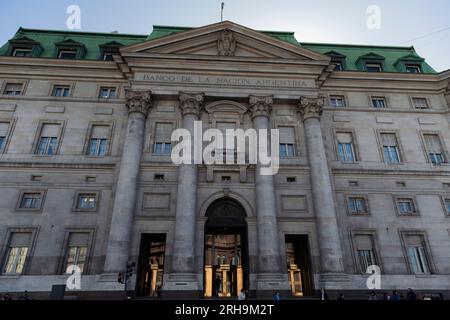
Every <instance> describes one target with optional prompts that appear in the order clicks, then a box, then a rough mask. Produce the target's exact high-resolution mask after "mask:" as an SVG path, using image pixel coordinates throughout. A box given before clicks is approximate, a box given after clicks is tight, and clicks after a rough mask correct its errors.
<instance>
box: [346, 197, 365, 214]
mask: <svg viewBox="0 0 450 320" xmlns="http://www.w3.org/2000/svg"><path fill="white" fill-rule="evenodd" d="M348 210H349V212H350V213H351V214H355V215H360V214H368V212H369V211H368V210H367V202H366V198H365V197H348Z"/></svg>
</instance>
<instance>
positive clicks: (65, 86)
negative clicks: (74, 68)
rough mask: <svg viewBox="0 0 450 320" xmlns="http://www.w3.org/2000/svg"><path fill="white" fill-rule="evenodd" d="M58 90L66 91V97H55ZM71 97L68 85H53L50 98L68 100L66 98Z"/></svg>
mask: <svg viewBox="0 0 450 320" xmlns="http://www.w3.org/2000/svg"><path fill="white" fill-rule="evenodd" d="M58 88H61V89H63V90H65V89H68V90H69V93H68V94H67V96H65V95H62V96H57V95H56V91H57V89H58ZM71 95H72V88H71V86H70V85H62V84H55V85H53V88H52V92H51V96H52V97H54V98H68V97H71Z"/></svg>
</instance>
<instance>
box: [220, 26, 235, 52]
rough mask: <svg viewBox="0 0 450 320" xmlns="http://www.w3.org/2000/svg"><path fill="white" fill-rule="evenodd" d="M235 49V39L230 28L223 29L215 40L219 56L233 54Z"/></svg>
mask: <svg viewBox="0 0 450 320" xmlns="http://www.w3.org/2000/svg"><path fill="white" fill-rule="evenodd" d="M235 51H236V40H235V39H234V36H233V32H232V31H231V30H228V29H227V30H224V31H222V34H221V35H220V38H219V40H217V52H218V54H219V56H234V53H235Z"/></svg>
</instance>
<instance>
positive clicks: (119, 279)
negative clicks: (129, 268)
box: [117, 272, 123, 284]
mask: <svg viewBox="0 0 450 320" xmlns="http://www.w3.org/2000/svg"><path fill="white" fill-rule="evenodd" d="M117 282H118V283H122V284H123V273H122V272H120V273H119V276H118V277H117Z"/></svg>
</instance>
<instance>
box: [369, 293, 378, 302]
mask: <svg viewBox="0 0 450 320" xmlns="http://www.w3.org/2000/svg"><path fill="white" fill-rule="evenodd" d="M369 300H378V297H377V294H376V293H375V291H372V292H370V296H369Z"/></svg>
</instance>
